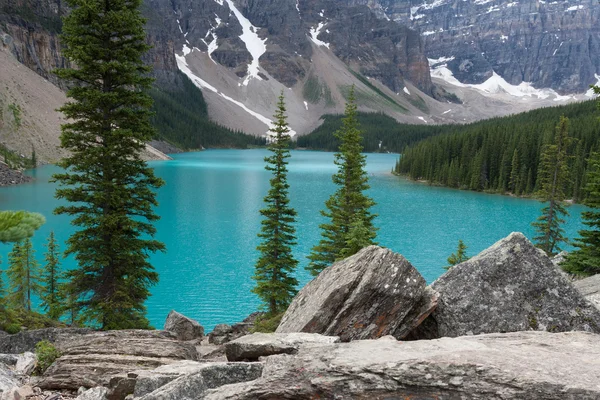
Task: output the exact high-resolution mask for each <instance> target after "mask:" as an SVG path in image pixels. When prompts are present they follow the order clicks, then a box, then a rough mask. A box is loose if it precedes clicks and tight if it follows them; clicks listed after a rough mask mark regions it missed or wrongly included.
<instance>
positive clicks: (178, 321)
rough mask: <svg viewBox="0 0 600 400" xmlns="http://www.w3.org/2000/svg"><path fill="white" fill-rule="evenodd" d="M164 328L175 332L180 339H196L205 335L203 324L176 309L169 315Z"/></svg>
mask: <svg viewBox="0 0 600 400" xmlns="http://www.w3.org/2000/svg"><path fill="white" fill-rule="evenodd" d="M164 330H165V331H167V332H173V333H174V334H175V336H177V339H179V340H194V339H200V338H202V336H204V328H203V327H202V325H200V324H199V323H198V322H197V321H194V320H193V319H190V318H188V317H186V316H185V315H183V314H180V313H178V312H177V311H175V310H172V311H171V312H170V313H169V315H168V316H167V320H166V321H165V327H164Z"/></svg>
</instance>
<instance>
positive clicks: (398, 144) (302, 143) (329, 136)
mask: <svg viewBox="0 0 600 400" xmlns="http://www.w3.org/2000/svg"><path fill="white" fill-rule="evenodd" d="M342 118H343V116H342V115H324V116H323V120H324V122H323V124H321V126H319V127H318V128H317V129H315V130H314V131H312V132H311V133H309V134H308V135H304V136H300V137H298V140H297V142H296V146H297V147H301V148H306V149H309V150H325V151H337V149H338V146H339V141H338V139H336V138H335V136H334V135H333V133H334V132H335V131H336V130H338V129H339V128H340V127H341V125H342ZM358 121H359V122H360V129H361V130H362V131H363V147H364V151H365V152H367V153H373V152H379V151H389V152H391V153H400V152H401V151H402V150H403V149H404V148H405V147H406V146H408V145H410V144H412V143H415V142H418V141H420V140H423V139H426V138H428V137H430V136H435V135H439V134H441V133H444V130H445V129H446V125H431V126H428V125H406V124H399V123H398V121H396V120H395V119H394V118H392V117H389V116H387V115H385V114H383V113H364V112H359V113H358ZM380 143H381V146H380Z"/></svg>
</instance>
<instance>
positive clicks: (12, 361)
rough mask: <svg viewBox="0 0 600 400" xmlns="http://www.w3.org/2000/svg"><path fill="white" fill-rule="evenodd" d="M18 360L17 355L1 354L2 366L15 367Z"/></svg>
mask: <svg viewBox="0 0 600 400" xmlns="http://www.w3.org/2000/svg"><path fill="white" fill-rule="evenodd" d="M18 360H19V356H18V355H17V354H0V364H4V365H10V366H15V365H17V361H18Z"/></svg>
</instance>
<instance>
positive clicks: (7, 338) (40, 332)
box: [0, 328, 94, 354]
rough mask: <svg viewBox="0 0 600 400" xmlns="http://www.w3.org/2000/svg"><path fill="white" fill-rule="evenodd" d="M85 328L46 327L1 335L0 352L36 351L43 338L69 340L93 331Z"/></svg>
mask: <svg viewBox="0 0 600 400" xmlns="http://www.w3.org/2000/svg"><path fill="white" fill-rule="evenodd" d="M93 332H94V331H93V330H91V329H85V328H45V329H35V330H31V331H23V332H19V333H15V334H14V335H4V336H1V337H0V353H5V354H21V353H25V352H26V351H30V352H35V345H36V344H37V343H38V342H41V341H42V340H47V341H49V342H52V343H59V342H69V341H71V340H73V339H75V338H77V337H78V336H81V335H88V334H90V333H93Z"/></svg>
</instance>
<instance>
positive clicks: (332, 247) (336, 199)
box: [306, 87, 377, 275]
mask: <svg viewBox="0 0 600 400" xmlns="http://www.w3.org/2000/svg"><path fill="white" fill-rule="evenodd" d="M344 114H345V116H344V119H343V120H342V127H341V128H340V130H338V131H337V132H336V133H335V136H336V138H337V139H338V140H339V142H340V147H339V151H338V152H337V153H336V154H335V156H334V163H335V164H336V165H337V166H338V172H337V173H336V174H334V175H333V177H332V180H333V183H335V184H336V185H337V186H338V189H337V190H336V192H335V193H334V194H333V195H332V196H331V197H330V198H329V199H328V200H327V201H326V202H325V206H326V207H327V210H325V211H321V214H322V215H323V216H325V217H327V218H328V219H329V222H327V223H324V224H321V225H320V228H321V230H322V232H321V236H322V239H321V241H320V242H319V244H317V245H316V246H315V247H313V249H312V253H311V254H310V255H309V256H308V259H309V260H310V263H309V265H308V266H307V268H306V269H307V270H308V271H310V273H311V274H312V275H318V274H319V273H320V272H321V271H322V270H323V269H325V268H326V267H327V266H329V265H331V264H332V263H333V262H334V261H336V260H338V259H341V258H344V257H348V256H351V255H353V254H355V253H356V252H358V251H359V250H360V249H361V248H363V247H365V246H368V245H371V244H375V242H374V239H375V237H376V235H377V234H376V228H375V227H374V226H373V219H374V218H375V216H376V215H375V214H371V212H370V211H369V210H370V208H371V207H372V206H373V205H375V202H374V201H373V200H372V199H371V198H370V197H368V196H367V195H365V194H364V192H365V191H366V190H367V189H369V183H368V180H369V178H368V175H367V173H366V171H365V166H366V157H365V156H364V155H363V154H361V151H362V143H361V142H362V132H361V131H360V129H359V124H358V119H357V106H356V99H355V97H354V87H352V89H351V90H350V95H349V97H348V103H346V110H345V113H344Z"/></svg>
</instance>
